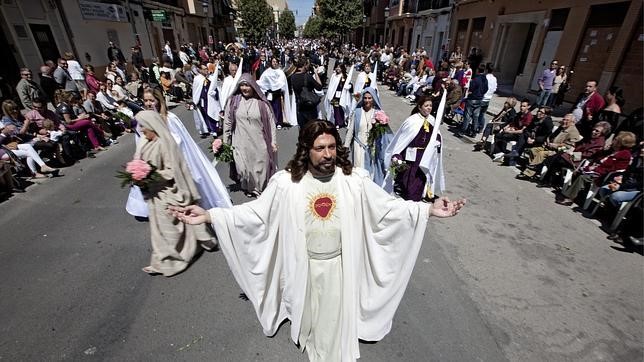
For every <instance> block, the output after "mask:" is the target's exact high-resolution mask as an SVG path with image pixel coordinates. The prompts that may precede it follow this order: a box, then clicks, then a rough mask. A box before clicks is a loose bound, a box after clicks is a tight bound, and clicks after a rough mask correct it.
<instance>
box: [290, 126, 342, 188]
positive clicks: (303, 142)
mask: <svg viewBox="0 0 644 362" xmlns="http://www.w3.org/2000/svg"><path fill="white" fill-rule="evenodd" d="M322 134H328V135H331V136H333V138H335V144H336V159H335V163H336V165H337V166H339V167H340V168H342V173H344V174H345V175H351V170H352V169H353V165H352V164H351V161H349V150H348V149H347V148H346V147H344V146H342V139H341V138H340V134H339V133H338V130H337V129H336V128H335V126H334V125H333V124H332V123H331V122H329V121H325V120H321V119H316V120H313V121H309V122H308V123H307V124H306V126H305V127H304V128H302V129H301V130H300V135H299V137H298V139H297V150H296V151H295V155H293V159H291V160H290V161H289V162H288V164H287V165H286V168H285V170H286V171H288V172H290V173H291V181H293V182H300V180H301V179H302V177H304V174H306V171H308V169H309V151H310V150H311V149H312V148H313V144H314V143H315V140H316V139H317V138H318V137H319V136H320V135H322Z"/></svg>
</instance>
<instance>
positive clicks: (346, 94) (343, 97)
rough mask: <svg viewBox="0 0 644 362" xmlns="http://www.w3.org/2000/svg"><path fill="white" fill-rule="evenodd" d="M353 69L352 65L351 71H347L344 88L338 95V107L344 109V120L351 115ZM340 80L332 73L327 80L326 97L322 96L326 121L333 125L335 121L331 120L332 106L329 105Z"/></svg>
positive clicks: (340, 76) (340, 77) (339, 77)
mask: <svg viewBox="0 0 644 362" xmlns="http://www.w3.org/2000/svg"><path fill="white" fill-rule="evenodd" d="M353 68H354V66H353V65H352V66H351V69H349V73H348V74H347V80H346V81H345V82H344V87H342V93H341V94H340V107H342V109H344V117H345V118H347V117H349V113H351V103H352V100H353V96H352V94H351V92H350V90H351V78H352V77H353ZM340 79H342V75H338V74H336V73H335V72H333V74H332V75H331V78H330V79H329V88H327V90H326V95H325V96H324V106H325V112H326V119H327V120H328V121H330V122H332V123H335V119H334V118H333V106H332V105H331V100H332V99H333V98H334V97H335V92H336V90H337V88H338V84H339V83H340Z"/></svg>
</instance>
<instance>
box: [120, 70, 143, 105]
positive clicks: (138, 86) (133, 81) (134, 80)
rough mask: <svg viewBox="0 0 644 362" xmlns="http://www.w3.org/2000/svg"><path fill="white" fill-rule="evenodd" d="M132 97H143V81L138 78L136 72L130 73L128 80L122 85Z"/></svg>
mask: <svg viewBox="0 0 644 362" xmlns="http://www.w3.org/2000/svg"><path fill="white" fill-rule="evenodd" d="M123 88H125V90H126V91H128V93H130V94H131V95H132V98H134V99H141V98H143V82H142V81H141V79H139V73H138V72H132V74H130V81H129V82H128V83H127V84H126V85H125V86H124V87H123Z"/></svg>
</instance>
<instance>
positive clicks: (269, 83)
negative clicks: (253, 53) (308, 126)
mask: <svg viewBox="0 0 644 362" xmlns="http://www.w3.org/2000/svg"><path fill="white" fill-rule="evenodd" d="M257 85H259V88H261V90H262V92H267V91H269V90H273V91H275V90H278V89H279V90H281V91H282V94H283V95H284V108H283V109H282V115H283V117H284V120H283V121H284V123H287V124H297V111H296V109H295V97H292V96H291V94H290V92H289V91H288V80H287V79H286V74H285V73H284V71H283V70H281V69H273V68H268V69H266V70H265V71H264V72H263V73H262V75H261V76H260V77H259V80H258V81H257ZM291 98H292V101H291Z"/></svg>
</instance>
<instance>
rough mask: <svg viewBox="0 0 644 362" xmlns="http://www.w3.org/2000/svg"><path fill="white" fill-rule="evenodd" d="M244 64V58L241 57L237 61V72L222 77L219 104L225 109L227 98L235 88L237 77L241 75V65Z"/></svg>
mask: <svg viewBox="0 0 644 362" xmlns="http://www.w3.org/2000/svg"><path fill="white" fill-rule="evenodd" d="M243 65H244V58H242V59H241V60H240V61H239V66H238V67H237V73H235V75H234V76H233V75H229V76H227V77H226V78H224V81H223V82H222V84H221V88H220V89H219V103H220V104H221V108H222V109H225V108H226V106H227V104H226V103H227V102H228V98H230V96H231V95H232V94H233V92H234V91H235V89H236V88H237V82H239V78H241V75H242V66H243Z"/></svg>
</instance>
